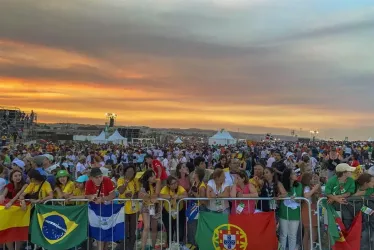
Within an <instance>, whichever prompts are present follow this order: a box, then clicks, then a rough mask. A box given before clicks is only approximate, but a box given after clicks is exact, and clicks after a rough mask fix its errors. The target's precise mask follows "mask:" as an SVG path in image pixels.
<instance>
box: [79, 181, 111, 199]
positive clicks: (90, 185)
mask: <svg viewBox="0 0 374 250" xmlns="http://www.w3.org/2000/svg"><path fill="white" fill-rule="evenodd" d="M99 188H100V186H96V185H95V183H94V182H93V181H92V180H88V181H87V183H86V191H85V195H94V194H98V192H99ZM113 190H114V185H113V182H112V181H111V180H110V179H109V178H108V177H106V176H104V177H103V182H102V185H101V190H100V196H104V197H105V196H108V195H109V194H110V193H111V192H113Z"/></svg>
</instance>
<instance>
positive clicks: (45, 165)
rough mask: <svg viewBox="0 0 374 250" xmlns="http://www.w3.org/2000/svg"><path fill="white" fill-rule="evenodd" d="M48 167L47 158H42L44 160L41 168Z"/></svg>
mask: <svg viewBox="0 0 374 250" xmlns="http://www.w3.org/2000/svg"><path fill="white" fill-rule="evenodd" d="M49 165H50V161H49V160H48V158H44V160H43V166H44V167H49Z"/></svg>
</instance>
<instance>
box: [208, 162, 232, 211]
mask: <svg viewBox="0 0 374 250" xmlns="http://www.w3.org/2000/svg"><path fill="white" fill-rule="evenodd" d="M225 177H226V176H225V172H224V171H223V170H222V169H220V168H217V169H215V170H214V172H213V174H212V179H211V180H209V181H208V187H207V197H208V198H216V199H215V200H211V201H209V204H208V210H210V211H212V212H218V213H226V214H228V213H229V212H230V211H229V203H228V201H227V200H224V201H222V200H219V198H229V197H230V187H229V186H228V185H227V184H226V183H225Z"/></svg>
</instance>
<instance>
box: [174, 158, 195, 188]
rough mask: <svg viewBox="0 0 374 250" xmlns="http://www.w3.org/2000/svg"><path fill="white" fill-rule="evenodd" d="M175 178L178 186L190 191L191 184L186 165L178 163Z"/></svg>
mask: <svg viewBox="0 0 374 250" xmlns="http://www.w3.org/2000/svg"><path fill="white" fill-rule="evenodd" d="M176 172H177V178H178V180H179V185H181V186H182V187H183V188H184V189H185V190H190V187H191V184H190V179H189V177H188V175H189V174H190V172H189V170H188V168H187V166H186V164H184V163H179V164H178V165H177V170H176Z"/></svg>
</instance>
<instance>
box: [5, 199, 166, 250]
mask: <svg viewBox="0 0 374 250" xmlns="http://www.w3.org/2000/svg"><path fill="white" fill-rule="evenodd" d="M127 201H131V202H139V203H140V208H141V206H142V202H143V200H142V199H115V200H113V202H111V204H115V203H125V202H127ZM157 201H158V202H160V205H161V206H164V203H165V202H166V203H167V206H168V207H169V208H170V210H171V204H170V201H168V200H166V199H162V198H158V199H157ZM82 202H86V203H88V202H89V200H88V199H68V200H66V199H51V200H47V201H45V202H44V204H45V205H58V206H66V205H69V206H71V205H77V204H82ZM170 210H169V211H170ZM140 214H141V213H140V209H139V212H137V213H136V218H137V223H136V239H138V236H139V235H138V222H139V216H140ZM160 219H161V223H160V221H159V220H158V221H157V222H158V223H157V224H158V226H159V225H162V217H160ZM125 221H126V214H125ZM169 222H171V214H169ZM100 223H101V221H100ZM125 225H126V223H125ZM125 230H126V229H125ZM167 230H168V231H169V232H170V231H171V223H169V228H168V229H167ZM157 231H158V232H157V233H159V234H160V235H159V236H160V247H159V248H158V249H160V250H163V249H166V247H165V245H164V244H163V242H165V241H164V239H165V238H166V236H165V232H164V230H163V229H162V226H161V229H160V230H157ZM125 232H126V231H125ZM150 236H151V234H149V235H148V241H149V239H150ZM87 237H88V236H87ZM171 240H172V239H171V238H170V239H169V242H168V244H169V246H170V245H171V243H172V241H171ZM24 244H25V245H24V247H22V248H21V250H23V249H27V250H34V249H38V247H37V246H35V245H34V244H32V243H31V242H29V241H28V242H25V243H24ZM84 245H85V246H82V244H81V245H80V246H76V247H75V248H73V249H74V250H79V249H82V250H85V249H88V250H91V249H98V250H104V249H101V248H100V247H99V248H97V247H95V243H93V242H92V241H91V240H87V242H86V243H85V244H84ZM93 247H95V248H93ZM3 249H4V250H5V249H7V248H5V244H4V246H3ZM73 249H69V250H73ZM107 249H111V250H125V249H126V250H127V249H128V248H126V240H125V241H124V242H123V244H122V243H120V244H115V242H111V243H110V244H109V247H106V248H105V250H107ZM135 249H136V250H138V249H141V247H140V246H139V244H138V242H136V244H135ZM48 250H49V249H48Z"/></svg>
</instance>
